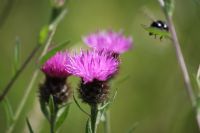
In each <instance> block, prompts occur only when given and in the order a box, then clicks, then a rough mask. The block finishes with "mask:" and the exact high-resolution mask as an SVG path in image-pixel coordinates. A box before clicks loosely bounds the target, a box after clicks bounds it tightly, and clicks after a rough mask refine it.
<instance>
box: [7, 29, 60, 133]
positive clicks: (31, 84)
mask: <svg viewBox="0 0 200 133" xmlns="http://www.w3.org/2000/svg"><path fill="white" fill-rule="evenodd" d="M55 31H56V28H54V29H53V30H52V31H51V32H50V33H49V37H48V39H47V41H46V45H45V48H44V50H43V52H42V54H41V56H40V58H41V57H42V56H43V55H44V54H45V53H46V52H47V49H48V47H49V45H50V44H51V43H50V42H51V40H52V38H53V35H54V33H55ZM38 74H39V70H38V69H36V70H35V71H34V73H33V77H32V78H31V81H30V83H29V84H28V87H27V89H26V91H25V93H24V97H23V99H22V101H21V103H20V105H19V107H18V109H17V111H16V114H15V117H14V122H13V123H12V124H11V125H10V127H9V128H8V130H7V133H11V132H12V131H13V129H14V127H15V125H16V121H17V120H18V119H19V116H20V114H21V112H22V110H23V108H24V106H25V103H26V101H27V99H28V97H29V94H30V92H31V89H32V88H33V85H34V83H35V81H36V79H37V77H38Z"/></svg>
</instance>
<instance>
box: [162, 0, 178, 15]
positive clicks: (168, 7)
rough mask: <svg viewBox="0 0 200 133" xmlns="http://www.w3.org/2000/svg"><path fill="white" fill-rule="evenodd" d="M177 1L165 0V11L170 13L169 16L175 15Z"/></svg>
mask: <svg viewBox="0 0 200 133" xmlns="http://www.w3.org/2000/svg"><path fill="white" fill-rule="evenodd" d="M174 2H175V1H174V0H164V3H165V5H164V11H165V13H166V14H168V15H169V16H172V15H173V12H174V6H175V3H174Z"/></svg>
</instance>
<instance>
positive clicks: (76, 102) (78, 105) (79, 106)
mask: <svg viewBox="0 0 200 133" xmlns="http://www.w3.org/2000/svg"><path fill="white" fill-rule="evenodd" d="M73 98H74V102H75V104H76V105H77V107H78V108H79V109H80V110H81V111H82V112H83V113H84V114H86V115H88V116H90V114H88V113H87V112H86V111H85V110H84V109H83V108H82V107H81V105H80V104H79V103H78V101H77V100H76V97H75V96H74V94H73Z"/></svg>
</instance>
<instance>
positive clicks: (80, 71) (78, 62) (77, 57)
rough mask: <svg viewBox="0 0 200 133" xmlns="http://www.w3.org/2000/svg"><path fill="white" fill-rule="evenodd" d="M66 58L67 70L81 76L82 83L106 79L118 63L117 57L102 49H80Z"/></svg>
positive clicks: (116, 67)
mask: <svg viewBox="0 0 200 133" xmlns="http://www.w3.org/2000/svg"><path fill="white" fill-rule="evenodd" d="M68 59H69V60H68V64H67V65H66V66H67V69H68V71H69V72H70V73H71V74H73V75H76V76H78V77H81V78H82V79H83V81H84V83H88V82H92V81H93V80H99V81H106V80H108V79H109V77H111V76H112V75H113V74H114V73H115V72H116V71H117V69H118V65H119V62H118V61H117V59H115V58H113V57H112V56H111V55H108V54H107V53H106V52H104V51H85V52H83V51H82V52H81V53H80V54H74V55H73V56H71V57H69V58H68Z"/></svg>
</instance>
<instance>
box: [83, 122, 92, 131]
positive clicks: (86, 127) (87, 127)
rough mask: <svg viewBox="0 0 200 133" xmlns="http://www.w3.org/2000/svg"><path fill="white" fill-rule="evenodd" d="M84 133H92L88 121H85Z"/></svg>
mask: <svg viewBox="0 0 200 133" xmlns="http://www.w3.org/2000/svg"><path fill="white" fill-rule="evenodd" d="M85 133H92V129H91V122H90V119H88V120H87V123H86V126H85Z"/></svg>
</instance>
